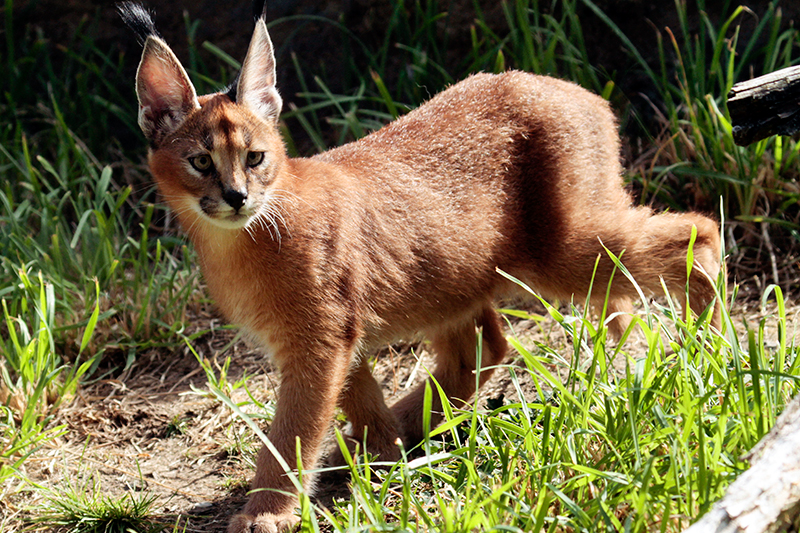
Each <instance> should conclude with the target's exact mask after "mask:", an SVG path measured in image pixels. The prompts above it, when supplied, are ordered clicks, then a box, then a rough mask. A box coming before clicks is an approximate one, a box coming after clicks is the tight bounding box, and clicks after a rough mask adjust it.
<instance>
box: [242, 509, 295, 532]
mask: <svg viewBox="0 0 800 533" xmlns="http://www.w3.org/2000/svg"><path fill="white" fill-rule="evenodd" d="M299 522H300V518H298V517H297V516H295V515H294V514H281V515H275V514H272V513H263V514H260V515H258V516H253V515H249V514H237V515H236V516H234V517H233V518H232V519H231V521H230V523H229V524H228V533H285V532H287V531H292V530H293V529H294V528H295V526H296V525H297V524H298V523H299Z"/></svg>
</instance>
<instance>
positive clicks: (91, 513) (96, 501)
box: [33, 479, 177, 533]
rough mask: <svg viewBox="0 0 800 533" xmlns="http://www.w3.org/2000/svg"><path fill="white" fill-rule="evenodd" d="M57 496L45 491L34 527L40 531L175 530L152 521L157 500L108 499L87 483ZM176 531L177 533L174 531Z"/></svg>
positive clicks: (146, 497) (145, 532)
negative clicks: (43, 500)
mask: <svg viewBox="0 0 800 533" xmlns="http://www.w3.org/2000/svg"><path fill="white" fill-rule="evenodd" d="M66 485H67V486H66V488H64V487H62V488H60V490H59V491H58V492H56V491H50V490H46V491H44V494H45V502H44V504H43V505H41V507H40V509H39V510H38V512H37V514H36V518H35V519H34V521H33V523H34V525H35V527H36V528H37V529H45V530H48V531H64V532H69V533H159V532H161V531H165V530H168V529H173V528H172V526H171V524H165V523H163V522H160V521H158V520H155V519H153V506H154V504H155V503H156V500H157V497H156V496H150V495H148V494H147V493H140V494H136V493H132V492H129V493H127V494H125V495H124V496H122V497H111V496H105V495H103V492H102V487H101V486H100V484H99V483H98V482H97V481H96V480H94V479H91V480H85V481H84V482H83V483H80V484H74V482H73V481H72V480H69V481H68V482H67V483H66ZM173 531H177V529H173Z"/></svg>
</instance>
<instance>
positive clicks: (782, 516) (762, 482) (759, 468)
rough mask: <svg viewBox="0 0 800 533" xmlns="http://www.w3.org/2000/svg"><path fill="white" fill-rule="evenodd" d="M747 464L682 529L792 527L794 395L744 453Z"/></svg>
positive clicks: (798, 452) (798, 431)
mask: <svg viewBox="0 0 800 533" xmlns="http://www.w3.org/2000/svg"><path fill="white" fill-rule="evenodd" d="M747 460H748V461H749V462H750V464H751V466H750V468H749V469H748V470H747V471H746V472H744V473H743V474H741V475H740V476H739V477H738V478H737V479H736V481H734V482H733V483H732V484H731V485H730V487H728V491H727V493H726V494H725V496H724V497H723V498H722V499H721V500H719V501H718V502H716V503H715V504H714V506H713V507H712V508H711V510H710V511H709V512H708V513H706V515H705V516H703V517H702V518H701V519H700V520H698V521H697V522H695V523H694V525H692V526H691V527H690V528H688V529H686V530H685V531H684V533H761V532H770V533H775V532H782V531H797V530H798V529H797V525H798V521H799V519H800V395H798V396H796V397H795V398H794V399H793V400H792V401H791V402H790V403H789V405H787V406H786V409H785V410H784V412H783V413H782V414H781V416H780V417H778V420H777V422H776V424H775V427H773V428H772V431H770V432H769V433H768V434H767V435H766V436H765V437H764V438H763V439H761V442H759V443H758V444H757V445H756V447H755V448H753V449H752V450H751V451H750V452H749V453H748V455H747Z"/></svg>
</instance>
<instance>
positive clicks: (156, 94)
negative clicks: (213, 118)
mask: <svg viewBox="0 0 800 533" xmlns="http://www.w3.org/2000/svg"><path fill="white" fill-rule="evenodd" d="M136 95H137V96H138V97H139V127H140V128H142V131H143V132H144V135H145V137H147V139H148V140H149V141H151V142H153V143H155V144H159V142H160V141H161V140H163V139H164V138H165V137H166V136H167V135H169V134H170V133H173V132H174V131H175V130H177V129H178V127H180V125H181V124H182V123H183V121H184V120H185V119H186V116H187V115H188V114H189V113H190V112H192V111H193V110H195V109H199V108H200V104H199V103H198V101H197V93H196V92H195V90H194V85H192V82H191V81H190V80H189V76H188V75H187V74H186V71H185V70H184V69H183V66H181V63H180V61H178V58H177V57H175V54H174V53H172V50H170V48H169V46H167V43H165V42H164V41H163V40H161V38H159V37H156V36H153V35H151V36H149V37H147V41H145V43H144V51H143V52H142V60H141V62H140V63H139V70H138V71H137V73H136Z"/></svg>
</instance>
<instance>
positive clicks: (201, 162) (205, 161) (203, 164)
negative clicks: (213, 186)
mask: <svg viewBox="0 0 800 533" xmlns="http://www.w3.org/2000/svg"><path fill="white" fill-rule="evenodd" d="M189 163H191V165H192V167H194V169H195V170H196V171H198V172H208V171H209V170H210V169H211V167H212V166H214V162H213V161H212V160H211V156H210V155H208V154H201V155H196V156H194V157H190V158H189Z"/></svg>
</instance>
